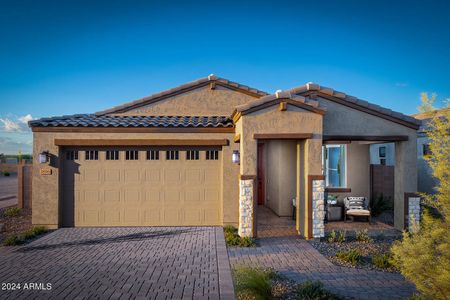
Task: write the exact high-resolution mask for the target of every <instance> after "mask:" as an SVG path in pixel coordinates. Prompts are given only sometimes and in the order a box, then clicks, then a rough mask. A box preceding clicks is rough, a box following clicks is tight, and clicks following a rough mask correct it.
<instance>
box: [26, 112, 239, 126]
mask: <svg viewBox="0 0 450 300" xmlns="http://www.w3.org/2000/svg"><path fill="white" fill-rule="evenodd" d="M28 125H29V126H30V127H163V128H168V127H169V128H170V127H185V128H187V127H216V128H217V127H233V121H232V120H231V118H230V117H225V116H212V117H211V116H209V117H202V116H97V115H95V114H82V115H71V116H60V117H53V118H42V119H38V120H33V121H30V122H28Z"/></svg>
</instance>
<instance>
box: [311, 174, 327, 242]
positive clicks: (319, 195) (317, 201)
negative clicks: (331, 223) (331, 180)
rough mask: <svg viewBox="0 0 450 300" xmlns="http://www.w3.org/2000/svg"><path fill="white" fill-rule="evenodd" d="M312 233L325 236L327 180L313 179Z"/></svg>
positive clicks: (315, 235) (314, 235) (316, 236)
mask: <svg viewBox="0 0 450 300" xmlns="http://www.w3.org/2000/svg"><path fill="white" fill-rule="evenodd" d="M312 189H313V190H312V235H313V238H321V237H324V236H325V224H324V219H325V196H324V195H325V180H313V181H312Z"/></svg>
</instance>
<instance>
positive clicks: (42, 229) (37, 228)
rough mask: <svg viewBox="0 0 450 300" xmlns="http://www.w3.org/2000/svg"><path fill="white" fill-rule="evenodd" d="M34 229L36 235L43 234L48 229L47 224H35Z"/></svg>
mask: <svg viewBox="0 0 450 300" xmlns="http://www.w3.org/2000/svg"><path fill="white" fill-rule="evenodd" d="M32 230H33V233H34V235H41V234H44V233H46V232H47V231H48V230H47V227H45V226H34V227H33V229H32Z"/></svg>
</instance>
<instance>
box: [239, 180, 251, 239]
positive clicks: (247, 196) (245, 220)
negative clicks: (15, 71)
mask: <svg viewBox="0 0 450 300" xmlns="http://www.w3.org/2000/svg"><path fill="white" fill-rule="evenodd" d="M254 196H255V195H254V179H241V180H239V229H238V233H239V236H241V237H252V236H253V235H254V234H253V231H254V228H253V227H254V224H253V218H254V215H253V213H254V207H253V206H254Z"/></svg>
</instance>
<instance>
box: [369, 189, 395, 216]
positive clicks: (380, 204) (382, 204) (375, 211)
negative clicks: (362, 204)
mask: <svg viewBox="0 0 450 300" xmlns="http://www.w3.org/2000/svg"><path fill="white" fill-rule="evenodd" d="M369 206H370V212H371V214H372V215H373V216H378V215H380V214H381V213H382V212H384V211H386V210H392V209H393V207H392V199H391V197H384V196H383V194H379V195H377V196H375V197H373V198H372V199H371V201H370V204H369Z"/></svg>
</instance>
